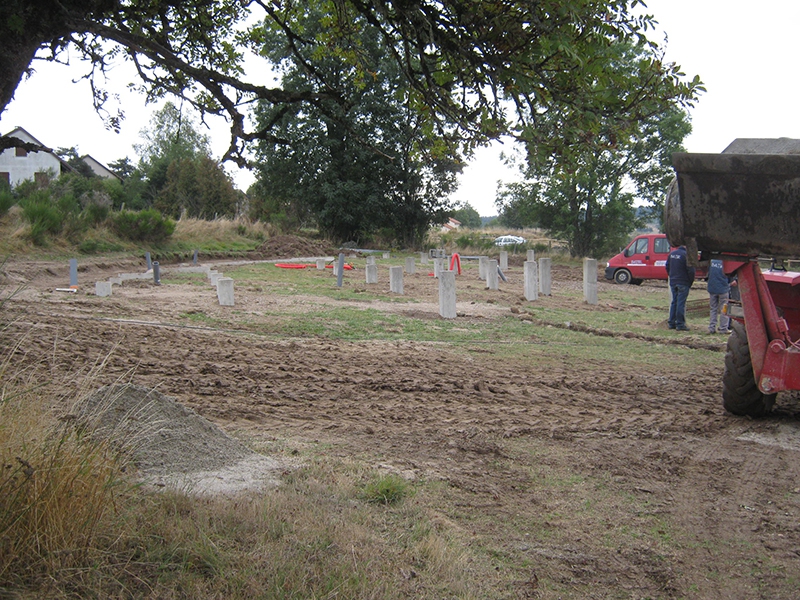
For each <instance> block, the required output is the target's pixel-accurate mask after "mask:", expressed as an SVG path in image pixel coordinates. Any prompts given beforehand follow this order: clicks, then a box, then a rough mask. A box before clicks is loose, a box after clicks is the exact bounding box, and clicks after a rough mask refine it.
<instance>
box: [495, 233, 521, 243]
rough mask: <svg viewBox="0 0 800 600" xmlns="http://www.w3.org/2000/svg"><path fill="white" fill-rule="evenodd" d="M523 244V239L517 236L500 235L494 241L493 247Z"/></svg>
mask: <svg viewBox="0 0 800 600" xmlns="http://www.w3.org/2000/svg"><path fill="white" fill-rule="evenodd" d="M524 243H525V238H524V237H519V236H518V235H501V236H500V237H499V238H495V240H494V245H495V246H519V245H520V244H524Z"/></svg>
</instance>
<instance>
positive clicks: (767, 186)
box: [664, 138, 800, 258]
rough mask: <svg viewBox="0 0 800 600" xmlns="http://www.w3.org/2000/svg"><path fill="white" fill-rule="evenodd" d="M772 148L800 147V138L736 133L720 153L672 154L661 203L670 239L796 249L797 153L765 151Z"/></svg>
mask: <svg viewBox="0 0 800 600" xmlns="http://www.w3.org/2000/svg"><path fill="white" fill-rule="evenodd" d="M747 142H752V143H751V144H749V145H748V143H747ZM756 142H760V143H756ZM776 148H777V149H778V151H779V152H781V151H782V152H796V151H800V140H787V139H785V138H781V139H780V140H736V141H735V142H734V143H733V144H731V146H729V147H728V149H727V150H726V151H725V152H723V153H721V154H688V153H676V154H673V155H672V163H673V166H674V167H675V172H676V175H677V176H676V180H675V181H673V183H672V185H671V186H670V189H669V191H668V193H667V199H666V202H665V206H664V227H665V231H666V234H667V237H668V239H669V241H670V243H671V244H672V245H673V246H678V245H686V246H687V248H688V249H689V250H690V251H692V250H700V251H707V252H711V253H719V254H745V255H748V256H772V257H781V258H787V257H798V256H800V154H790V153H785V154H776V153H770V152H773V151H774V150H775V149H776ZM754 151H755V152H758V153H750V152H754ZM740 152H741V153H740Z"/></svg>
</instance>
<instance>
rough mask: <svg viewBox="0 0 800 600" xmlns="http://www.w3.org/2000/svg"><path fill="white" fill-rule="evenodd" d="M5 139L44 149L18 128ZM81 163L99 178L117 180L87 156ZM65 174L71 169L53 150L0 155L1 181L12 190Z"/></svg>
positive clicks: (9, 152)
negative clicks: (20, 141)
mask: <svg viewBox="0 0 800 600" xmlns="http://www.w3.org/2000/svg"><path fill="white" fill-rule="evenodd" d="M6 136H8V137H15V138H18V139H20V140H22V141H23V142H29V143H31V144H38V145H40V146H44V144H42V142H40V141H39V140H37V139H36V138H35V137H33V136H32V135H31V134H30V133H28V132H27V131H25V130H24V129H23V128H22V127H17V128H16V129H14V130H13V131H11V132H9V133H7V134H6ZM81 160H82V161H83V162H84V163H86V164H87V165H88V166H89V168H90V169H91V170H92V172H93V173H94V174H95V175H97V176H98V177H103V178H104V179H119V177H118V176H117V175H116V174H115V173H113V172H112V171H111V170H110V169H109V168H108V167H106V166H105V165H104V164H103V163H101V162H100V161H99V160H96V159H95V158H93V157H91V156H89V155H88V154H86V155H84V156H81ZM65 171H73V168H72V167H70V166H69V164H67V162H66V161H65V160H63V159H61V158H60V157H59V156H58V155H56V154H55V153H54V152H52V151H48V150H40V151H38V152H28V151H26V150H24V149H22V148H9V149H7V150H5V151H3V152H2V153H1V154H0V181H6V182H7V183H9V184H11V187H14V186H16V185H19V184H20V183H22V182H23V181H25V180H28V179H31V180H33V181H36V182H37V183H42V184H45V183H47V181H49V180H50V179H51V178H55V177H58V176H59V175H61V173H63V172H65Z"/></svg>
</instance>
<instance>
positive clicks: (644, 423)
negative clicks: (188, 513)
mask: <svg viewBox="0 0 800 600" xmlns="http://www.w3.org/2000/svg"><path fill="white" fill-rule="evenodd" d="M295 251H296V252H301V251H302V249H296V250H295ZM261 258H264V257H263V256H261ZM286 258H289V257H286ZM170 267H171V265H168V264H165V265H163V268H164V269H165V272H167V273H168V272H169V269H170ZM142 269H143V265H142V263H141V261H128V260H101V259H92V260H81V267H80V272H79V276H80V280H81V284H80V287H79V290H78V292H77V293H68V292H56V291H55V290H56V288H58V287H65V286H67V285H68V284H69V269H68V265H67V264H66V263H65V262H57V261H51V262H45V261H25V260H11V261H9V262H7V263H6V265H5V266H4V276H5V277H4V283H5V290H6V295H8V294H9V292H11V291H14V292H15V294H14V296H13V297H12V298H11V299H9V300H7V301H6V302H5V304H4V306H3V309H2V310H3V321H4V323H7V324H8V325H7V328H6V332H5V338H6V339H7V340H15V343H18V347H17V350H16V353H15V356H14V358H13V361H14V362H15V364H16V365H17V366H18V367H19V368H22V367H26V368H27V372H28V375H29V376H30V374H31V373H35V374H36V375H35V377H36V378H37V379H38V380H39V381H40V382H41V383H42V384H44V385H47V382H49V381H59V382H60V385H61V386H62V389H60V390H58V391H57V394H56V395H63V396H64V397H65V398H68V397H70V395H71V393H72V392H75V391H76V390H82V389H84V388H86V387H87V383H86V381H90V382H91V387H92V388H96V387H99V386H100V385H106V384H111V383H115V382H120V381H130V382H133V383H135V384H137V385H140V386H147V387H150V388H157V389H158V390H159V391H160V392H162V393H163V394H166V395H168V396H171V397H173V398H175V399H177V400H178V401H179V402H180V403H181V404H183V405H184V406H186V407H189V408H191V409H193V410H194V411H196V412H197V413H198V414H199V415H200V416H202V417H204V418H205V419H207V420H209V421H211V422H212V423H214V424H216V425H218V426H219V427H220V428H221V429H222V430H224V431H226V432H228V433H229V434H231V435H235V436H236V437H238V438H240V439H244V440H248V443H250V444H252V445H253V446H256V447H258V446H261V447H266V446H268V445H269V443H274V442H276V441H280V443H281V445H283V446H285V447H289V448H292V447H294V448H298V449H302V448H305V447H310V446H314V445H325V447H326V452H329V453H330V454H331V455H334V456H342V457H358V458H359V460H363V461H366V462H368V463H371V464H374V465H376V466H377V465H381V466H382V467H383V468H391V469H393V470H394V471H396V472H397V473H400V474H402V475H403V476H404V477H407V478H409V479H425V480H441V481H443V482H446V483H447V484H448V485H449V486H451V487H452V488H453V490H455V491H456V492H457V494H456V496H457V497H458V501H457V502H455V504H454V505H453V506H451V507H449V508H448V511H447V518H448V520H449V521H448V522H450V523H451V524H452V525H453V526H454V527H459V528H463V529H464V530H465V532H466V533H467V534H468V536H469V537H471V538H472V539H473V540H474V543H476V544H481V545H483V546H485V547H487V548H492V549H493V551H495V552H497V553H498V554H499V555H501V556H503V557H505V560H507V561H508V562H509V563H510V564H514V565H517V566H519V565H527V567H526V568H527V569H528V570H529V573H528V575H527V576H525V577H523V578H522V579H523V580H524V581H523V582H522V583H521V584H520V588H519V590H518V591H517V596H516V597H526V596H525V593H524V590H525V589H527V590H528V592H529V596H527V597H545V598H546V597H561V596H562V595H563V594H564V590H574V594H573V595H571V596H569V597H573V598H578V597H592V598H740V599H741V598H771V599H775V598H785V599H787V600H788V599H791V598H797V597H798V595H800V460H799V459H800V401H799V400H798V398H797V396H796V395H793V394H782V395H781V396H780V397H779V399H778V403H777V408H776V411H775V413H774V414H773V415H771V416H769V417H767V418H764V419H759V420H752V419H746V418H740V417H734V416H732V415H730V414H727V413H726V412H725V411H724V410H723V408H722V406H721V386H722V384H721V377H722V371H723V359H724V352H722V351H720V350H719V349H717V350H714V349H713V345H719V344H723V343H724V340H723V339H722V338H723V336H717V337H715V338H709V336H705V335H703V333H704V332H703V331H692V332H690V333H689V334H687V335H686V337H685V338H684V339H683V341H681V342H680V343H685V344H687V347H694V348H696V349H697V351H698V352H716V356H717V357H718V361H717V362H716V363H713V362H712V363H708V362H704V363H703V364H699V363H698V364H695V363H694V362H692V361H691V360H687V361H686V364H685V365H683V367H682V368H680V369H675V368H663V367H659V366H658V361H657V360H655V361H653V362H652V363H651V365H650V366H649V367H648V368H646V369H643V368H642V366H641V364H639V365H633V366H629V365H626V364H614V363H611V362H609V361H608V360H607V359H606V358H605V357H604V356H602V355H596V356H594V357H592V358H589V359H585V360H582V361H581V362H580V364H576V363H575V362H574V361H570V360H568V359H561V358H553V359H552V360H546V361H543V362H542V365H541V366H540V367H537V366H536V365H531V364H530V361H527V360H523V359H522V358H520V359H519V360H515V359H514V358H513V357H512V358H509V356H508V355H507V354H506V353H501V352H499V351H498V346H499V345H500V344H501V343H502V340H485V343H480V344H474V345H471V346H469V347H462V346H458V347H456V346H452V345H448V344H441V343H420V342H407V341H369V340H368V341H352V342H351V341H342V340H335V339H329V338H326V337H325V336H316V337H305V338H300V337H298V338H283V339H279V338H276V337H274V336H265V335H258V334H257V333H254V331H256V330H257V329H258V327H257V326H258V324H259V323H261V324H263V323H266V322H267V321H268V320H269V319H275V318H279V317H280V315H283V316H284V317H285V318H302V314H303V312H304V311H305V310H308V307H309V306H311V305H314V306H319V305H320V304H325V303H330V304H331V305H332V306H333V305H335V306H341V305H343V304H348V305H354V306H357V305H358V301H357V300H354V301H342V300H332V299H329V298H327V299H326V298H309V297H304V296H302V295H287V294H282V295H270V294H268V293H265V292H264V291H263V289H261V288H259V286H257V285H251V284H238V283H237V284H236V307H235V309H232V308H231V307H222V306H219V304H218V301H217V297H216V294H215V292H214V290H213V288H211V287H210V286H202V285H201V286H197V285H185V284H183V285H171V284H165V285H161V286H154V285H152V282H149V281H141V282H135V281H134V282H125V283H124V284H123V285H120V286H114V289H113V295H112V296H111V297H108V298H99V297H97V296H95V295H94V287H93V286H94V282H95V281H100V280H106V279H107V278H109V277H112V276H114V275H116V274H117V273H120V272H132V271H141V270H142ZM221 269H222V270H224V268H222V267H221ZM509 272H510V274H509V278H513V281H512V283H513V282H516V284H517V285H516V287H515V288H514V289H511V288H510V287H509V286H505V285H501V291H500V292H499V293H496V294H495V295H494V296H492V298H491V299H488V300H487V298H489V297H488V296H487V294H486V290H484V289H483V288H482V287H481V286H479V285H475V286H473V287H472V288H470V287H469V286H462V285H461V283H459V292H458V294H459V295H458V310H459V317H458V318H459V319H464V320H470V319H501V318H508V315H509V314H515V312H514V311H515V310H519V306H520V305H523V306H524V305H525V302H524V299H521V298H520V296H521V294H522V286H521V284H520V282H521V272H522V269H521V262H516V264H515V265H512V267H511V268H510V269H509ZM348 276H350V275H348ZM357 277H360V278H362V279H360V280H359V281H363V273H360V274H358V275H357ZM382 277H384V281H385V282H386V281H388V280H387V279H386V276H385V274H384V275H382ZM581 277H582V272H581V269H580V267H563V266H556V267H554V269H553V290H552V291H553V294H552V296H550V297H542V298H540V300H538V301H537V302H541V303H542V304H544V305H546V304H547V303H559V302H561V303H563V302H565V301H566V300H564V297H563V294H562V295H560V294H561V292H562V291H563V290H565V289H567V288H569V289H573V290H574V289H576V288H578V289H579V288H580V286H581V285H582V283H581ZM360 285H363V284H360ZM611 285H612V284H609V283H606V282H604V281H602V280H601V281H600V283H599V297H600V303H601V304H602V303H603V294H604V291H605V290H607V289H610V288H609V287H607V286H611ZM20 286H21V287H20ZM386 287H387V289H388V283H387V284H386ZM404 287H405V290H404V291H405V295H406V296H407V297H409V298H414V299H415V302H413V303H407V302H395V301H371V302H369V305H368V306H369V308H370V309H372V310H379V311H386V312H387V313H398V314H403V315H406V316H409V317H413V318H419V319H423V320H426V322H428V323H429V324H430V326H431V327H435V326H436V325H437V323H438V322H439V319H440V317H439V316H438V303H437V302H438V300H437V282H436V280H435V279H434V278H432V277H428V276H423V275H421V274H418V275H417V276H413V277H407V278H406V281H405V286H404ZM628 288H629V289H630V293H631V294H634V295H635V294H644V293H653V290H654V288H655V289H657V293H660V292H663V294H664V299H665V306H664V313H663V315H654V316H652V317H651V318H652V320H653V335H654V336H656V337H657V336H659V335H661V336H663V337H664V338H665V339H666V338H667V336H668V334H669V332H667V331H665V329H664V328H665V325H664V324H663V322H662V321H663V320H664V319H665V318H666V308H667V306H666V302H667V300H666V298H667V290H666V286H665V284H664V283H662V282H654V283H647V282H646V283H645V284H643V285H642V286H639V287H637V286H628ZM504 290H505V291H504ZM698 297H701V296H698ZM570 302H575V303H576V304H579V302H577V301H575V300H570ZM515 307H517V308H516V309H515ZM231 310H236V311H238V313H237V314H240V315H242V321H243V322H244V321H246V322H247V323H248V325H246V326H245V325H242V326H241V327H238V326H236V324H235V323H232V324H231V325H229V326H226V327H219V326H215V325H214V324H213V320H214V318H215V317H219V318H220V319H223V320H224V319H228V318H229V317H228V316H225V315H229V314H230V311H231ZM226 311H228V312H227V313H226ZM192 314H195V315H198V314H199V315H204V316H205V317H207V318H208V319H210V320H211V323H210V324H204V323H202V322H201V323H199V324H198V323H197V322H196V321H193V320H191V319H187V315H192ZM276 315H277V316H276ZM662 317H663V318H662ZM637 318H641V317H640V316H637ZM540 326H546V325H541V324H537V323H534V322H532V323H531V328H532V330H531V331H532V333H531V340H532V344H535V343H536V327H540ZM595 339H596V337H595V336H594V335H593V334H592V332H590V331H587V332H586V333H585V343H586V344H587V345H591V344H593V343H594V340H595ZM638 343H641V347H642V350H643V351H648V352H655V353H657V352H658V351H659V345H658V344H657V343H652V344H648V343H643V342H638ZM539 350H540V351H541V348H539ZM708 364H713V365H714V366H708ZM65 381H71V382H73V383H72V384H71V385H69V384H68V385H66V386H65V384H64V382H65ZM65 387H66V388H71V389H65ZM565 472H568V473H570V474H571V476H570V477H569V478H567V479H564V480H559V481H554V480H552V478H550V476H549V474H550V473H560V474H563V473H565ZM264 493H268V491H265V492H264ZM634 525H635V527H634ZM633 529H635V530H636V531H642V530H643V529H645V530H646V531H648V532H649V535H647V536H645V537H636V536H633V535H630V534H629V533H628V532H629V531H630V530H633ZM525 586H528V587H527V588H525ZM554 589H557V590H561V591H560V592H559V593H558V595H556V594H555V592H553V594H552V595H551V594H549V592H548V590H554ZM567 595H568V594H567ZM510 597H514V596H510Z"/></svg>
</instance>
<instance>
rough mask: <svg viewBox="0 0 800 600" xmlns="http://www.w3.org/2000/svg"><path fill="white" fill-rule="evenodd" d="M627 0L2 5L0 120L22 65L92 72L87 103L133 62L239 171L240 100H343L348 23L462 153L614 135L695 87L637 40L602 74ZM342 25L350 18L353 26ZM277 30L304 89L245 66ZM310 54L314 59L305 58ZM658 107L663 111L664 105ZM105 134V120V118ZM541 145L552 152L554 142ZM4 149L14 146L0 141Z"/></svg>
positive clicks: (625, 34) (628, 20) (259, 131)
mask: <svg viewBox="0 0 800 600" xmlns="http://www.w3.org/2000/svg"><path fill="white" fill-rule="evenodd" d="M636 4H641V2H639V0H538V1H536V2H532V1H531V0H481V1H480V2H478V1H474V0H36V1H35V2H34V1H29V0H5V1H4V2H3V3H1V4H0V36H2V37H1V39H2V40H3V44H2V46H0V115H1V114H2V110H4V108H5V107H6V106H7V104H8V102H9V101H10V100H11V99H12V97H13V94H14V90H15V89H16V87H17V86H18V85H19V82H20V80H21V78H22V77H23V76H24V75H25V73H27V72H28V71H29V70H30V69H31V67H32V64H33V61H34V59H35V58H37V59H38V58H41V59H45V60H62V61H63V60H67V58H66V57H67V56H74V54H70V55H67V53H66V50H67V49H70V52H72V53H74V52H75V51H76V50H77V51H78V52H80V53H82V54H83V55H84V56H85V57H87V58H89V59H90V60H91V61H92V64H93V65H94V69H93V71H92V72H91V73H87V78H88V79H89V80H90V81H91V82H92V84H93V86H94V91H95V98H96V103H97V105H98V106H101V105H102V104H103V102H104V100H105V97H106V95H105V92H104V90H103V89H102V85H100V83H99V82H101V81H102V78H100V77H97V75H99V74H101V73H103V72H104V71H105V70H106V69H107V67H108V66H109V65H110V64H112V63H113V62H114V61H117V60H122V59H127V60H130V61H133V63H134V64H135V66H136V69H137V71H138V74H139V79H140V84H141V88H142V90H143V91H145V92H146V93H147V94H149V95H151V96H152V97H159V96H162V95H164V94H173V95H176V96H179V97H181V98H183V99H185V100H187V101H189V102H191V103H193V104H194V105H195V106H196V107H197V108H199V109H200V110H201V111H204V112H206V113H212V114H223V115H226V116H227V117H228V118H229V119H230V123H231V145H230V148H229V150H228V152H227V154H226V157H227V158H232V159H236V160H237V161H239V162H240V163H244V162H245V161H244V155H243V153H242V149H243V144H246V143H247V142H249V141H252V140H257V139H270V137H271V136H272V131H271V124H270V123H260V124H259V125H258V126H253V125H250V124H248V122H247V119H246V114H247V112H248V107H249V106H250V105H251V103H252V102H253V101H254V100H257V99H258V100H262V101H266V102H269V103H272V104H273V105H275V106H276V107H280V106H288V105H297V104H308V105H314V106H318V107H320V109H323V107H322V104H323V103H322V100H326V99H337V100H339V101H343V102H346V101H348V100H349V98H350V96H351V91H352V90H353V89H356V88H357V87H358V86H359V84H360V82H361V81H363V78H364V77H368V76H369V74H370V73H371V72H375V69H376V65H374V64H372V63H371V62H370V60H369V57H368V56H365V55H364V54H363V53H361V52H360V50H359V47H358V43H357V39H358V34H359V31H358V30H357V28H356V27H355V23H357V22H358V21H362V22H366V23H368V24H369V26H370V27H372V28H374V29H375V31H376V32H377V33H378V35H380V36H382V38H383V39H384V43H385V45H386V47H387V48H388V53H389V56H390V57H391V59H392V60H394V61H395V62H396V64H397V67H398V69H400V71H401V72H402V73H403V75H404V77H405V78H406V79H407V82H408V85H409V86H410V89H411V90H412V98H411V104H412V106H414V107H415V108H416V109H417V110H419V111H421V112H422V113H423V114H425V116H426V118H427V123H428V127H429V128H430V130H431V132H433V133H436V134H437V135H439V136H440V137H441V139H442V140H444V141H448V142H450V143H452V144H454V145H455V144H462V143H466V144H467V145H468V146H469V144H472V143H477V142H480V141H482V140H485V139H487V138H490V137H494V136H497V135H499V134H501V133H504V132H507V133H511V134H513V135H517V136H519V137H526V136H527V137H529V136H533V137H534V138H535V137H536V133H535V132H536V127H537V123H538V121H539V119H540V117H541V115H542V114H545V113H547V112H548V111H550V110H552V109H553V107H558V110H559V111H566V112H568V113H569V114H570V115H571V117H570V119H568V120H565V123H567V127H568V128H569V129H570V130H571V129H572V128H574V129H575V130H576V131H591V130H592V127H593V123H594V122H596V121H597V120H598V119H599V121H601V122H603V123H605V124H606V130H605V131H595V135H596V136H603V135H604V136H608V137H612V136H613V138H614V139H621V138H624V137H625V136H627V135H629V133H630V131H631V124H632V123H635V122H637V121H638V120H641V119H645V118H648V117H649V116H651V115H652V114H654V113H653V103H652V102H648V101H647V100H648V99H652V98H657V99H659V101H660V103H662V105H668V104H674V103H677V104H685V103H691V102H692V101H693V99H694V97H695V95H696V93H697V91H698V89H699V88H700V85H701V84H700V82H699V81H698V80H697V79H695V80H693V81H686V79H685V77H684V76H683V74H682V73H680V70H679V68H678V67H677V66H676V65H670V64H665V63H663V62H662V61H661V60H660V51H659V50H658V48H657V47H655V46H653V45H650V46H648V48H649V52H648V55H647V57H646V59H645V60H642V61H641V62H640V64H638V65H637V69H636V71H635V72H634V73H631V72H630V71H627V70H623V71H621V70H619V69H616V67H615V64H614V56H613V52H609V49H611V48H613V47H614V46H615V45H616V44H619V43H621V42H631V41H638V40H641V39H643V38H644V36H645V34H646V33H647V31H648V28H649V27H650V25H651V24H652V20H651V19H650V18H648V17H641V16H636V15H635V13H634V11H633V10H632V8H633V7H634V6H635V5H636ZM311 5H313V7H314V9H315V10H321V11H323V12H324V13H326V14H327V15H328V27H326V28H325V29H324V30H323V31H320V32H318V33H315V34H314V35H307V34H306V32H305V31H304V30H303V28H302V27H301V26H300V23H302V16H303V15H304V13H305V11H306V10H308V8H309V6H311ZM356 17H359V18H358V19H356ZM267 29H269V30H271V31H277V32H279V33H280V34H281V35H282V36H283V38H284V43H285V44H286V47H287V49H288V50H289V51H290V52H295V53H296V54H297V57H298V60H302V61H304V64H305V68H306V70H307V72H308V74H309V76H310V77H311V78H314V79H315V84H314V86H313V87H310V88H308V89H299V90H287V89H283V88H282V87H280V86H278V85H273V84H271V81H272V75H271V65H270V64H269V62H268V61H266V60H265V61H264V63H263V65H262V66H253V65H254V64H256V63H254V62H252V61H251V62H248V67H247V70H246V72H245V68H244V56H245V53H247V52H251V53H252V54H254V55H256V56H258V55H259V53H260V50H261V42H262V38H263V36H264V31H265V30H267ZM308 49H313V50H314V52H312V53H311V54H309V52H308ZM325 54H335V55H337V56H340V57H343V58H345V59H347V60H349V61H350V62H351V64H352V66H353V70H352V72H351V77H350V78H349V79H345V80H340V81H331V80H329V79H326V76H325V73H324V72H322V71H319V70H317V69H316V67H315V59H314V58H312V59H306V58H305V57H306V56H309V55H310V56H322V55H325ZM662 108H663V106H662ZM107 118H108V120H109V124H110V125H111V126H118V124H119V120H118V119H119V115H107ZM564 134H565V136H564V138H562V136H558V137H556V138H546V139H545V138H539V143H540V146H541V147H542V151H547V152H556V153H557V152H558V151H559V146H560V144H561V140H562V139H567V138H569V137H570V131H569V130H568V131H565V132H564ZM0 144H5V146H6V147H8V146H9V145H14V144H15V142H13V141H9V140H8V139H5V140H0Z"/></svg>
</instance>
